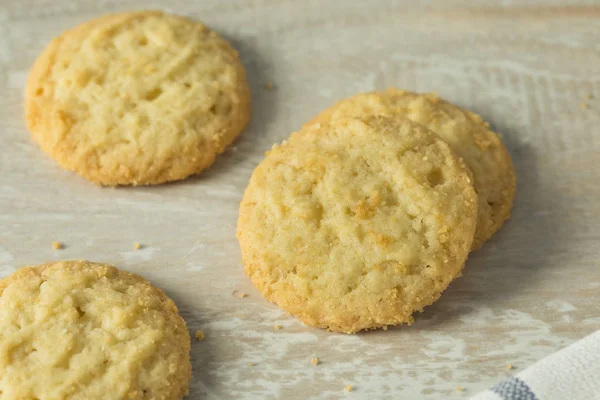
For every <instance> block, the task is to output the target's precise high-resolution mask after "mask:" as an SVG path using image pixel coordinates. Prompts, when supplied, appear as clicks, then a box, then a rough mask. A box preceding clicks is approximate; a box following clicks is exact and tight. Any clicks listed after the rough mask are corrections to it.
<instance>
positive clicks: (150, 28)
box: [25, 11, 250, 186]
mask: <svg viewBox="0 0 600 400" xmlns="http://www.w3.org/2000/svg"><path fill="white" fill-rule="evenodd" d="M25 109H26V111H25V113H26V122H27V126H28V128H29V130H30V131H31V133H32V136H33V138H34V139H35V140H36V141H37V142H38V143H39V144H40V146H41V147H42V149H43V150H44V151H45V152H47V153H48V154H50V155H51V156H52V157H53V158H54V159H55V160H56V161H57V162H58V163H59V164H60V165H61V166H62V167H63V168H66V169H68V170H71V171H75V172H76V173H78V174H80V175H82V176H84V177H85V178H87V179H89V180H91V181H93V182H96V183H97V184H101V185H108V186H115V185H147V184H158V183H163V182H168V181H174V180H179V179H184V178H186V177H188V176H190V175H193V174H197V173H199V172H201V171H202V170H204V169H205V168H207V167H209V166H210V165H211V164H212V163H213V162H214V160H215V158H216V156H217V154H219V153H222V152H223V151H224V150H225V148H226V147H227V146H228V145H229V144H230V143H231V142H232V141H233V140H234V139H235V138H236V137H237V136H238V135H239V134H240V133H241V131H242V130H243V128H244V127H245V126H246V124H247V123H248V120H249V118H250V93H249V89H248V85H247V82H246V73H245V71H244V68H243V66H242V64H241V63H240V60H239V57H238V54H237V52H236V51H235V50H234V49H233V48H232V47H231V46H230V45H229V43H228V42H227V41H226V40H224V39H223V38H221V37H220V36H219V35H218V34H216V33H215V32H213V31H211V30H210V29H208V28H207V27H206V26H204V25H203V24H201V23H199V22H194V21H191V20H189V19H187V18H183V17H178V16H174V15H169V14H165V13H162V12H158V11H156V12H153V11H149V12H129V13H121V14H111V15H107V16H103V17H100V18H97V19H94V20H92V21H89V22H87V23H84V24H82V25H79V26H77V27H75V28H74V29H71V30H69V31H67V32H65V33H63V34H62V35H61V36H59V37H58V38H56V39H54V40H53V41H52V42H51V43H50V44H49V45H48V46H47V48H46V49H45V50H44V52H43V53H42V54H41V55H40V56H39V57H38V59H37V60H36V62H35V63H34V65H33V67H32V69H31V72H30V74H29V78H28V82H27V87H26V93H25Z"/></svg>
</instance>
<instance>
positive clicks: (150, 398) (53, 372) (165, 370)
mask: <svg viewBox="0 0 600 400" xmlns="http://www.w3.org/2000/svg"><path fill="white" fill-rule="evenodd" d="M191 368H192V367H191V364H190V336H189V333H188V331H187V328H186V325H185V322H184V321H183V319H182V318H181V317H180V316H179V313H178V311H177V307H176V306H175V303H173V300H171V299H170V298H168V297H167V296H166V295H165V293H164V292H163V291H162V290H160V289H157V288H156V287H154V286H152V285H151V284H150V283H149V282H148V281H146V280H145V279H143V278H141V277H140V276H137V275H134V274H131V273H128V272H124V271H120V270H118V269H117V268H115V267H112V266H110V265H105V264H98V263H92V262H88V261H64V262H54V263H49V264H44V265H39V266H36V267H26V268H23V269H20V270H18V271H17V272H15V273H14V274H12V275H10V276H9V277H7V278H4V279H2V280H0V398H3V399H4V398H6V399H40V400H45V399H74V400H75V399H86V400H96V399H98V400H99V399H105V398H106V396H107V394H108V393H110V398H111V399H133V400H175V399H181V398H183V397H184V396H185V395H187V393H188V386H189V381H190V378H191Z"/></svg>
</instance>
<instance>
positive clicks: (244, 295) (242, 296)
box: [240, 292, 248, 299]
mask: <svg viewBox="0 0 600 400" xmlns="http://www.w3.org/2000/svg"><path fill="white" fill-rule="evenodd" d="M244 297H248V295H247V294H246V293H244V292H242V293H240V299H243V298H244Z"/></svg>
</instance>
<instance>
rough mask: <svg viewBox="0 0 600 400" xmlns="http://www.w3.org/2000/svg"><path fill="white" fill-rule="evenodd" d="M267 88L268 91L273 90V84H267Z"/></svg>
mask: <svg viewBox="0 0 600 400" xmlns="http://www.w3.org/2000/svg"><path fill="white" fill-rule="evenodd" d="M265 88H267V90H271V89H273V82H271V81H269V82H267V83H265Z"/></svg>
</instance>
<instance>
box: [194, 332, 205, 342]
mask: <svg viewBox="0 0 600 400" xmlns="http://www.w3.org/2000/svg"><path fill="white" fill-rule="evenodd" d="M194 336H196V340H197V341H199V342H201V341H203V340H204V331H203V330H200V329H198V330H197V331H196V333H195V334H194Z"/></svg>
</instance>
